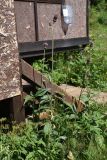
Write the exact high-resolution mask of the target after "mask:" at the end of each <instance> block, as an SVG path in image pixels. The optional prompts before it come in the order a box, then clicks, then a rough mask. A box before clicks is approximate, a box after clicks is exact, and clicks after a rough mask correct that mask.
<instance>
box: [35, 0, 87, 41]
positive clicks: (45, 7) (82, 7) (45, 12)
mask: <svg viewBox="0 0 107 160" xmlns="http://www.w3.org/2000/svg"><path fill="white" fill-rule="evenodd" d="M65 1H66V4H69V5H71V6H72V8H73V23H72V24H71V25H69V26H68V30H67V34H66V35H64V32H63V29H62V28H63V26H62V25H63V24H62V22H61V4H46V3H38V4H37V13H38V26H39V27H38V32H39V33H38V34H39V40H50V39H52V32H53V35H54V39H69V38H78V37H86V36H87V26H86V15H87V14H86V7H87V5H86V3H87V0H75V1H74V0H65ZM55 15H57V17H58V19H57V21H56V23H54V26H53V31H52V29H51V27H50V23H52V21H53V17H54V16H55Z"/></svg>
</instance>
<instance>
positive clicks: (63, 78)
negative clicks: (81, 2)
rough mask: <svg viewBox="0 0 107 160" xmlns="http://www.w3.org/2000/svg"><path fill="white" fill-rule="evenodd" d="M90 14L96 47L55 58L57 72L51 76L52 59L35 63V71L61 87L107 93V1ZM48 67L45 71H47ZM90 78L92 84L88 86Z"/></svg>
mask: <svg viewBox="0 0 107 160" xmlns="http://www.w3.org/2000/svg"><path fill="white" fill-rule="evenodd" d="M95 2H97V3H95V4H94V5H95V7H92V8H91V12H90V38H91V40H92V42H93V47H92V46H91V47H89V46H88V47H86V49H85V50H84V51H83V50H81V51H78V50H75V51H67V52H62V53H59V54H58V55H55V56H54V71H53V72H52V73H51V64H52V62H51V59H50V58H49V59H48V58H47V60H46V61H45V65H44V63H43V62H42V61H41V60H39V61H35V62H34V63H33V66H34V68H36V69H38V70H39V71H42V72H44V74H45V75H46V76H47V77H49V78H50V79H52V80H53V81H54V82H55V83H57V84H62V83H67V84H71V85H74V86H81V87H86V86H87V85H88V87H90V88H94V89H97V90H98V89H100V90H102V91H107V63H106V62H107V43H106V42H107V36H106V35H107V26H106V22H107V11H106V10H107V2H106V1H95ZM43 67H44V70H43ZM87 79H88V83H87Z"/></svg>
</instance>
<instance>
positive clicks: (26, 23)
mask: <svg viewBox="0 0 107 160" xmlns="http://www.w3.org/2000/svg"><path fill="white" fill-rule="evenodd" d="M15 15H16V24H17V34H18V42H34V41H35V40H36V36H35V34H36V33H35V19H34V3H33V2H21V1H15Z"/></svg>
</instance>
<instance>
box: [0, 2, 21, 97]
mask: <svg viewBox="0 0 107 160" xmlns="http://www.w3.org/2000/svg"><path fill="white" fill-rule="evenodd" d="M20 93H21V92H20V73H19V53H18V44H17V37H16V25H15V16H14V1H13V0H3V1H0V100H2V99H6V98H10V97H14V96H16V95H20Z"/></svg>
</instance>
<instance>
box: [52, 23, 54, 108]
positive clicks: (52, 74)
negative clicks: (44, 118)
mask: <svg viewBox="0 0 107 160" xmlns="http://www.w3.org/2000/svg"><path fill="white" fill-rule="evenodd" d="M51 29H52V68H51V69H52V76H51V77H52V78H51V81H52V82H53V67H54V28H53V24H52V26H51ZM51 88H52V94H51V96H52V97H51V107H52V100H53V86H51Z"/></svg>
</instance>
